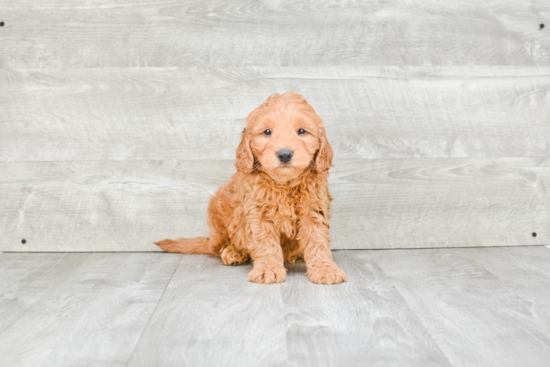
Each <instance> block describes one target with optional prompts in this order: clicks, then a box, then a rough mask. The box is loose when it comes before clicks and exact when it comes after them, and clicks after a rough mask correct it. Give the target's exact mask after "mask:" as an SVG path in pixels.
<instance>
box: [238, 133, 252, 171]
mask: <svg viewBox="0 0 550 367" xmlns="http://www.w3.org/2000/svg"><path fill="white" fill-rule="evenodd" d="M235 167H237V171H239V172H242V173H250V172H252V169H253V168H254V155H253V154H252V149H251V148H250V138H249V137H248V133H247V131H246V128H245V129H244V130H243V137H242V140H241V143H240V144H239V146H238V147H237V162H235Z"/></svg>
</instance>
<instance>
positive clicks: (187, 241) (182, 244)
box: [155, 237, 220, 256]
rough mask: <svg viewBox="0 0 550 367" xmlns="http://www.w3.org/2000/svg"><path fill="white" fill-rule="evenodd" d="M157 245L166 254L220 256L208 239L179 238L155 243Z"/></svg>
mask: <svg viewBox="0 0 550 367" xmlns="http://www.w3.org/2000/svg"><path fill="white" fill-rule="evenodd" d="M155 245H157V246H158V247H160V248H161V249H163V250H164V251H166V252H178V253H181V254H208V255H216V256H220V254H218V253H216V251H215V248H214V247H215V246H212V244H211V243H210V241H209V239H208V238H206V237H197V238H178V239H177V240H164V241H159V242H155Z"/></svg>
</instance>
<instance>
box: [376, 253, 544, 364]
mask: <svg viewBox="0 0 550 367" xmlns="http://www.w3.org/2000/svg"><path fill="white" fill-rule="evenodd" d="M503 251H504V253H505V254H506V256H501V253H502V252H503ZM526 253H530V255H531V256H538V257H540V258H541V259H540V261H538V263H539V264H540V263H542V259H544V261H546V263H547V264H548V261H550V252H549V251H548V249H546V248H544V247H536V248H531V247H529V248H526V249H522V248H510V249H505V250H504V249H496V248H494V249H444V250H439V249H431V250H406V256H405V255H403V254H402V252H397V251H395V250H390V251H377V252H371V253H370V254H371V255H372V259H373V261H374V262H376V263H377V264H378V265H379V266H380V268H381V269H382V271H383V272H384V273H385V274H387V276H388V277H389V278H390V279H392V281H393V282H394V284H395V286H396V288H397V290H398V291H399V293H400V294H401V295H402V296H403V297H404V299H405V300H406V302H407V304H408V305H409V306H410V307H411V308H412V310H413V311H414V312H415V314H416V315H417V316H418V317H419V319H420V320H421V322H422V324H423V325H424V326H426V328H427V330H428V331H429V333H430V335H431V336H432V338H433V339H434V340H435V342H436V343H437V344H438V345H439V347H440V348H441V350H442V351H443V353H444V354H445V356H446V357H447V358H448V359H449V361H450V362H451V363H452V365H453V366H456V367H460V366H464V367H465V366H474V365H475V366H495V367H496V366H499V367H500V366H518V365H523V366H543V365H545V363H546V362H547V361H548V360H549V359H550V335H549V334H548V330H549V325H550V319H549V315H550V313H549V312H548V310H549V308H548V306H549V304H550V296H549V293H548V292H546V291H543V289H544V290H546V289H547V284H548V281H549V280H550V272H549V271H548V266H533V265H534V264H529V262H526V261H525V254H526ZM487 263H489V265H486V264H487ZM518 268H519V269H521V270H518ZM497 269H498V270H497ZM495 270H496V271H495ZM508 272H511V274H515V275H519V276H520V277H518V278H515V279H514V281H513V282H510V277H507V276H504V277H503V274H506V273H508ZM524 287H527V288H530V289H531V290H532V289H533V288H537V289H538V293H539V296H538V300H537V302H533V300H532V299H529V298H526V297H525V295H526V292H525V290H524V289H522V288H524Z"/></svg>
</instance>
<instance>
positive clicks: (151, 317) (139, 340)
mask: <svg viewBox="0 0 550 367" xmlns="http://www.w3.org/2000/svg"><path fill="white" fill-rule="evenodd" d="M181 259H183V255H181V256H180V259H179V261H178V263H177V264H176V266H175V268H174V271H173V272H172V275H171V276H170V279H169V280H168V282H166V287H164V290H163V291H162V294H161V296H160V298H159V300H158V302H157V304H156V305H155V308H154V309H153V312H151V316H150V317H149V320H147V324H145V327H144V328H143V331H142V332H141V335H140V336H139V339H138V341H137V342H136V346H135V347H134V350H132V353H130V355H129V356H128V360H127V361H126V363H125V364H124V366H125V367H127V366H128V363H130V360H131V359H132V356H133V355H134V353H135V352H136V349H137V347H138V346H139V343H140V342H141V339H142V338H143V334H145V331H146V330H147V328H148V327H149V324H150V323H151V320H152V319H153V316H154V315H155V312H157V308H158V306H159V305H160V302H161V301H162V298H163V297H164V294H165V293H166V290H167V289H168V286H169V285H170V283H172V279H173V278H174V274H176V271H177V270H178V268H179V267H180V263H181Z"/></svg>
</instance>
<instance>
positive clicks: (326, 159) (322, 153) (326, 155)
mask: <svg viewBox="0 0 550 367" xmlns="http://www.w3.org/2000/svg"><path fill="white" fill-rule="evenodd" d="M319 143H320V146H319V151H318V152H317V156H316V157H315V169H316V171H317V172H319V173H327V172H328V170H329V169H330V167H332V157H333V156H334V152H333V151H332V147H331V146H330V144H329V143H328V140H327V135H326V132H325V128H324V126H322V125H320V126H319Z"/></svg>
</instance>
